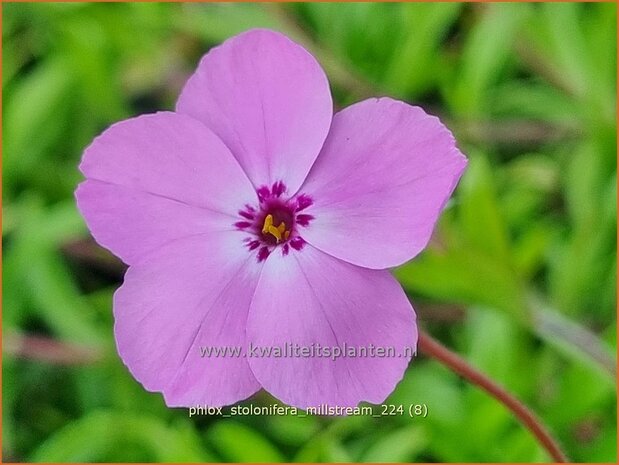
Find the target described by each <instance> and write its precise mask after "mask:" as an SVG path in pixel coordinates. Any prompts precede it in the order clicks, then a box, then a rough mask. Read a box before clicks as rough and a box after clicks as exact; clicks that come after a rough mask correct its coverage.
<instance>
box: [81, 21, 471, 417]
mask: <svg viewBox="0 0 619 465" xmlns="http://www.w3.org/2000/svg"><path fill="white" fill-rule="evenodd" d="M465 166H466V158H465V157H464V156H463V155H462V154H461V153H460V151H459V150H458V149H457V148H456V145H455V141H454V138H453V136H452V135H451V133H450V132H449V130H447V129H446V128H445V126H443V125H442V124H441V122H440V121H439V120H438V119H437V118H436V117H433V116H429V115H428V114H426V113H425V112H424V111H423V110H422V109H421V108H419V107H414V106H410V105H408V104H406V103H403V102H399V101H396V100H392V99H390V98H380V99H376V98H373V99H369V100H365V101H362V102H360V103H357V104H354V105H352V106H350V107H348V108H346V109H344V110H342V111H340V112H338V113H336V114H335V115H333V106H332V100H331V94H330V90H329V84H328V81H327V78H326V76H325V73H324V72H323V70H322V69H321V67H320V65H319V64H318V63H317V62H316V60H315V59H314V58H313V57H312V56H311V55H310V54H309V53H308V52H307V51H306V50H304V49H303V48H302V47H301V46H299V45H298V44H296V43H294V42H293V41H291V40H290V39H288V38H287V37H285V36H284V35H282V34H279V33H276V32H273V31H268V30H251V31H248V32H245V33H242V34H240V35H238V36H236V37H233V38H231V39H229V40H227V41H226V42H224V43H223V44H222V45H220V46H218V47H215V48H213V49H212V50H210V51H209V52H208V53H207V54H206V55H205V56H204V57H203V58H202V60H201V61H200V64H199V66H198V69H197V71H196V72H195V74H193V75H192V76H191V77H190V78H189V80H188V82H187V83H186V85H185V87H184V89H183V90H182V93H181V95H180V98H179V99H178V102H177V104H176V109H175V111H174V112H158V113H155V114H149V115H142V116H138V117H136V118H131V119H128V120H125V121H121V122H119V123H116V124H114V125H112V126H111V127H110V128H108V129H107V130H106V131H104V132H103V133H102V134H101V135H100V136H98V137H97V138H95V140H94V141H93V142H92V144H91V145H90V146H89V147H88V148H87V149H86V150H85V152H84V155H83V159H82V162H81V164H80V170H81V171H82V173H83V174H84V176H85V177H86V180H85V181H83V182H82V183H81V184H80V185H79V187H78V188H77V191H76V198H77V203H78V207H79V210H80V211H81V213H82V215H83V216H84V218H85V220H86V223H87V224H88V227H89V229H90V231H91V232H92V235H93V236H94V238H95V239H96V240H97V242H98V243H99V244H101V245H102V246H103V247H106V248H108V249H109V250H111V251H112V252H113V253H114V254H116V255H117V256H118V257H120V258H121V259H122V260H123V261H124V262H125V263H126V264H128V265H129V268H128V271H127V273H126V275H125V279H124V283H123V284H122V286H121V287H120V288H119V289H118V290H117V292H116V293H115V295H114V318H115V324H114V333H115V337H116V343H117V348H118V352H119V354H120V356H121V358H122V360H123V361H124V363H125V364H126V366H127V367H128V369H129V370H130V371H131V373H132V374H133V376H134V377H135V378H136V379H137V380H138V381H139V382H140V383H142V385H143V386H144V388H145V389H147V390H149V391H156V392H161V393H163V396H164V398H165V401H166V403H167V405H168V406H193V405H197V404H200V405H204V404H206V405H210V406H222V405H229V404H232V403H235V402H237V401H239V400H242V399H245V398H247V397H249V396H250V395H252V394H253V393H255V392H256V391H258V390H259V389H260V388H264V389H265V390H267V391H268V392H270V393H271V394H273V395H274V396H275V397H277V398H278V399H280V400H281V401H283V402H286V403H288V404H290V405H293V406H297V407H301V408H306V407H308V406H317V405H322V404H329V405H334V406H355V405H357V404H358V403H359V402H360V401H369V402H372V403H380V402H382V401H383V400H384V399H385V398H386V397H387V396H388V395H389V394H390V393H391V392H392V391H393V389H394V387H395V386H396V384H397V383H398V381H399V380H400V379H401V378H402V376H403V373H404V371H405V369H406V367H407V365H408V363H409V361H410V358H411V355H410V353H408V355H402V354H400V355H401V356H395V357H340V358H338V359H336V360H333V359H332V358H329V357H235V356H228V357H211V358H204V357H203V356H202V355H201V352H200V347H204V346H217V347H228V346H229V347H234V346H241V347H247V346H248V345H249V344H250V343H251V344H253V345H254V346H261V347H274V346H279V347H283V346H284V345H285V344H293V345H294V344H296V345H299V346H311V345H312V344H314V345H317V344H319V345H321V346H323V347H336V346H340V347H341V346H343V345H344V344H345V345H347V346H354V347H362V346H363V347H369V346H371V345H373V346H375V347H394V348H396V350H397V351H401V350H402V349H403V348H405V347H416V343H417V328H416V319H415V313H414V310H413V308H412V307H411V304H410V302H409V300H408V299H407V297H406V295H405V294H404V292H403V290H402V288H401V287H400V285H399V284H398V282H397V281H396V280H395V279H394V278H393V277H392V275H391V274H390V273H389V271H388V270H387V269H388V268H390V267H395V266H397V265H400V264H402V263H404V262H406V261H407V260H409V259H411V258H412V257H414V256H415V255H417V254H418V253H419V252H420V251H421V250H422V249H423V248H424V247H425V246H426V244H427V243H428V241H429V238H430V235H431V233H432V230H433V228H434V224H435V222H436V220H437V217H438V215H439V213H440V212H441V210H442V208H443V207H444V205H445V202H446V201H447V199H448V198H449V196H450V195H451V193H452V191H453V189H454V188H455V186H456V184H457V182H458V179H459V178H460V175H461V173H462V171H463V170H464V168H465Z"/></svg>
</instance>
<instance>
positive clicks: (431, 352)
mask: <svg viewBox="0 0 619 465" xmlns="http://www.w3.org/2000/svg"><path fill="white" fill-rule="evenodd" d="M419 349H420V350H421V352H423V353H425V354H426V355H428V356H429V357H432V358H434V359H436V360H438V361H439V362H441V363H443V364H444V365H446V366H447V367H449V368H450V369H451V370H453V371H454V372H456V373H457V374H459V375H460V376H462V377H463V378H465V379H466V380H468V381H470V382H471V383H473V384H475V385H476V386H479V387H480V388H481V389H483V390H484V391H486V392H487V393H488V394H490V395H491V396H492V397H494V398H495V399H497V400H498V401H499V402H501V403H502V404H503V405H505V406H506V407H507V408H508V409H509V410H511V411H512V413H513V414H514V415H516V417H518V419H519V420H520V421H521V422H522V423H523V424H524V426H525V427H526V428H527V429H528V430H529V431H531V433H532V434H533V435H534V436H535V438H536V439H537V440H538V442H539V443H540V444H541V446H542V447H543V448H544V449H546V451H547V452H548V454H550V456H551V457H552V458H553V460H554V461H555V462H567V461H568V460H567V457H566V455H565V454H564V453H563V451H562V450H561V448H560V447H559V444H558V443H557V441H556V440H555V439H554V438H553V437H552V436H551V435H550V433H549V432H548V430H547V428H546V427H545V426H544V425H543V424H542V422H541V421H540V419H539V418H537V416H536V415H535V414H534V413H533V412H532V411H531V410H529V409H528V408H527V407H526V406H525V405H524V404H523V403H522V402H520V401H519V400H518V399H516V398H515V397H514V396H512V395H511V394H509V393H508V392H507V391H505V390H504V389H503V388H502V387H501V386H499V385H498V384H496V383H495V382H494V381H492V380H491V379H490V378H488V377H487V376H486V375H484V374H483V373H481V372H479V371H477V370H476V369H475V368H473V367H472V366H471V365H469V364H468V363H467V362H466V361H465V360H464V359H463V358H461V357H460V356H458V355H456V354H455V353H453V352H452V351H451V350H449V349H448V348H447V347H445V346H444V345H442V344H441V343H440V342H438V341H437V340H436V339H434V338H433V337H432V336H430V335H429V334H427V333H426V332H424V331H420V332H419Z"/></svg>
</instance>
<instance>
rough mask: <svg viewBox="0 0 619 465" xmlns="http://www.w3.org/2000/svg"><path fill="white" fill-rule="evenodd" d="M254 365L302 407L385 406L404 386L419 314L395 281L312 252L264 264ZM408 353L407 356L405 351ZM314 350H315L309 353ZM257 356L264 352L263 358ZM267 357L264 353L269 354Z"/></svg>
mask: <svg viewBox="0 0 619 465" xmlns="http://www.w3.org/2000/svg"><path fill="white" fill-rule="evenodd" d="M247 338H248V341H249V342H251V343H252V344H253V345H254V346H255V349H254V351H253V354H254V356H251V357H250V358H249V359H248V360H249V364H250V366H251V368H252V371H253V372H254V375H255V376H256V378H257V379H258V381H259V382H260V384H261V385H262V386H263V387H264V388H265V389H267V390H268V391H269V392H270V393H271V394H273V395H274V396H275V397H277V398H278V399H280V400H282V401H284V402H286V403H288V404H291V405H294V406H297V407H300V408H307V407H309V406H319V405H321V404H325V403H326V404H329V405H332V406H355V405H357V404H358V403H359V402H361V401H364V400H365V401H369V402H373V403H381V402H382V401H383V400H384V399H385V398H386V397H387V396H388V395H389V394H390V393H391V392H392V391H393V389H394V387H395V385H396V384H397V383H398V382H399V381H400V379H401V378H402V376H403V374H404V371H405V369H406V367H407V365H408V362H409V361H410V357H411V353H412V349H413V348H414V347H416V344H417V327H416V324H415V313H414V311H413V309H412V307H411V305H410V303H409V301H408V299H407V298H406V296H405V294H404V292H403V291H402V288H401V287H400V285H399V284H398V283H397V282H396V280H395V279H394V278H393V277H392V276H391V275H390V274H389V273H388V272H387V271H383V270H370V269H367V268H361V267H357V266H355V265H352V264H350V263H347V262H344V261H341V260H338V259H336V258H333V257H331V256H329V255H327V254H325V253H323V252H321V251H319V250H318V249H315V248H314V247H312V246H310V245H306V246H305V247H304V248H303V249H302V250H301V251H299V252H295V253H290V254H289V255H287V256H281V254H271V255H270V257H269V258H268V260H267V261H266V263H265V265H264V268H263V272H262V275H261V277H260V281H259V283H258V287H257V288H256V293H255V294H254V298H253V300H252V304H251V309H250V313H249V318H248V322H247ZM287 343H288V344H291V345H293V346H294V344H298V345H299V347H302V346H303V347H308V348H309V347H311V346H312V344H313V345H314V346H315V347H316V344H320V346H322V347H329V348H332V347H335V346H339V347H343V346H344V345H346V346H349V347H366V349H365V350H366V351H367V350H369V349H368V348H369V347H370V345H371V344H373V345H374V347H382V348H387V347H393V348H394V350H395V353H396V354H399V355H400V356H397V355H396V356H395V357H383V358H381V357H369V356H367V357H349V358H337V359H336V360H335V361H333V360H332V359H331V358H326V357H316V356H314V357H277V356H275V354H274V353H272V356H270V357H269V356H263V357H260V356H255V354H256V350H257V349H260V348H273V347H280V348H282V350H284V348H285V346H286V344H287ZM407 347H408V348H409V349H408V350H407V349H406V348H407ZM308 350H309V349H308ZM257 353H258V354H259V353H260V352H257ZM263 354H264V352H263Z"/></svg>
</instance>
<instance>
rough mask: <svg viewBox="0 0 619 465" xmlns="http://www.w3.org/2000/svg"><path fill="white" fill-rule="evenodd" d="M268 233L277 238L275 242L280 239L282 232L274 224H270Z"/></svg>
mask: <svg viewBox="0 0 619 465" xmlns="http://www.w3.org/2000/svg"><path fill="white" fill-rule="evenodd" d="M268 232H269V234H271V235H273V236H275V239H277V242H279V241H281V240H282V233H281V232H279V229H277V228H276V227H275V226H273V225H271V226H269V231H268Z"/></svg>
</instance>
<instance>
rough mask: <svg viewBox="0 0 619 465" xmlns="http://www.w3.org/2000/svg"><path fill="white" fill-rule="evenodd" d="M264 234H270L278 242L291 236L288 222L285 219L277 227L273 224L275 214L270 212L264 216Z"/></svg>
mask: <svg viewBox="0 0 619 465" xmlns="http://www.w3.org/2000/svg"><path fill="white" fill-rule="evenodd" d="M262 234H263V235H264V234H270V235H271V236H273V237H274V238H275V240H276V241H277V243H279V242H280V241H281V240H282V237H283V238H284V240H285V241H287V240H288V238H289V237H290V229H286V223H284V222H283V221H282V222H281V223H279V226H277V227H275V226H274V224H273V215H271V214H270V213H269V214H268V215H267V216H266V217H265V218H264V224H263V225H262Z"/></svg>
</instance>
